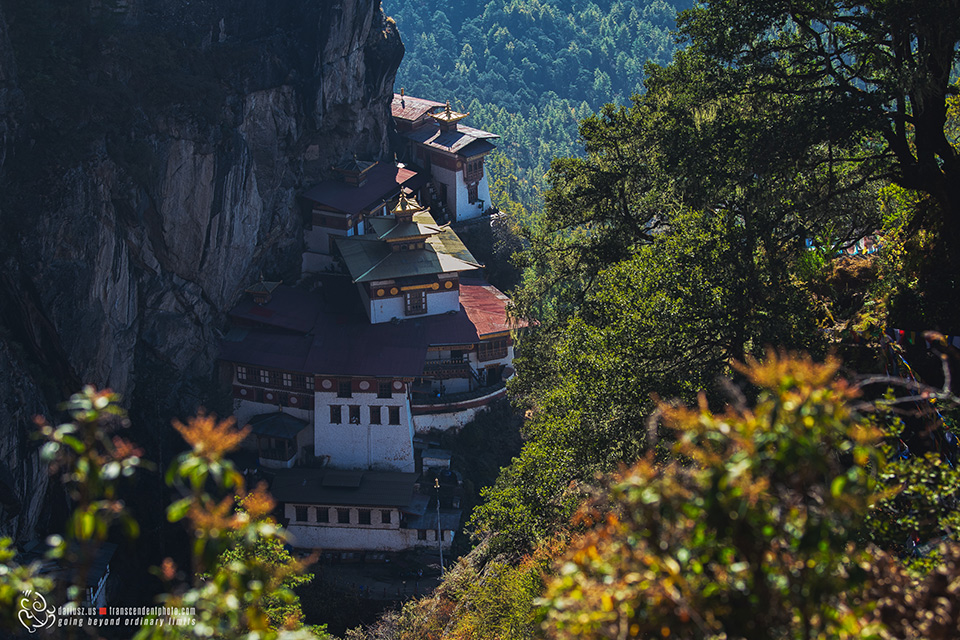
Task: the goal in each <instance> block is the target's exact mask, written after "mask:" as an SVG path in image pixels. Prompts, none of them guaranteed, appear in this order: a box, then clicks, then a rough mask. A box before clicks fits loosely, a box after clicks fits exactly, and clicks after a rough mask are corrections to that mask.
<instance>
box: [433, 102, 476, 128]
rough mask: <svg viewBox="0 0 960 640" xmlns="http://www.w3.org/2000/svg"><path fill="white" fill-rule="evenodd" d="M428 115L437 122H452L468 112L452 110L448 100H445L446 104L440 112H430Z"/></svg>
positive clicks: (464, 116) (460, 118) (465, 115)
mask: <svg viewBox="0 0 960 640" xmlns="http://www.w3.org/2000/svg"><path fill="white" fill-rule="evenodd" d="M428 115H429V116H430V117H431V118H433V119H434V120H436V121H437V122H442V123H445V124H452V123H454V122H459V121H460V120H463V119H464V118H466V117H467V116H468V115H470V114H469V113H460V112H459V111H453V110H452V109H450V101H449V100H447V106H446V107H444V109H443V111H441V112H440V113H431V114H428Z"/></svg>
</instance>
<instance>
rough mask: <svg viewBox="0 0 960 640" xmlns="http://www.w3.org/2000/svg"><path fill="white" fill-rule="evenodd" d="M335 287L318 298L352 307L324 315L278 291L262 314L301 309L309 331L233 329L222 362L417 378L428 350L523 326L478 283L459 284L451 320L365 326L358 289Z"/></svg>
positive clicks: (296, 294) (296, 293)
mask: <svg viewBox="0 0 960 640" xmlns="http://www.w3.org/2000/svg"><path fill="white" fill-rule="evenodd" d="M384 244H385V243H384ZM408 253H409V252H408ZM397 255H401V254H397ZM336 280H342V284H343V287H342V289H343V290H342V291H337V289H338V287H337V286H335V285H332V284H331V285H326V284H325V285H324V287H323V288H322V289H321V291H327V290H328V289H329V290H330V292H331V294H337V295H336V296H334V297H335V298H340V297H343V295H347V296H350V300H349V302H355V303H356V304H355V305H348V304H346V302H347V301H343V300H341V301H340V305H341V307H342V308H340V309H333V308H321V307H322V305H321V299H320V293H318V292H311V291H305V290H302V289H296V288H293V287H287V286H281V287H279V288H278V289H277V293H278V294H279V295H275V296H274V299H273V300H271V301H270V302H268V303H267V304H265V305H264V306H263V307H262V308H263V309H266V310H270V309H271V307H273V306H274V304H281V303H282V304H284V305H287V306H289V307H290V308H292V309H296V308H300V309H303V310H304V313H305V314H306V315H307V317H309V318H310V326H309V328H308V329H306V330H305V331H304V333H303V334H300V335H295V334H292V333H290V332H288V331H278V330H276V329H275V328H273V327H271V326H269V325H260V326H250V325H249V323H248V326H244V327H234V328H233V329H231V330H230V332H229V333H227V335H226V336H225V337H224V338H223V340H222V341H221V343H220V359H221V360H224V361H227V362H235V363H239V364H247V365H251V366H260V367H265V368H271V369H280V370H286V371H296V372H300V373H305V374H310V375H313V374H317V375H335V376H371V377H402V378H415V377H417V376H421V375H423V368H424V362H425V360H426V355H427V349H428V348H429V347H431V346H434V347H435V346H442V345H461V344H476V343H477V342H478V341H479V340H480V337H481V336H484V335H492V334H496V333H501V332H503V331H506V330H508V329H512V328H516V327H518V326H525V323H524V322H517V323H515V324H514V323H511V322H510V321H508V319H507V317H506V304H507V302H508V299H507V297H506V296H505V295H503V294H502V293H500V291H498V290H497V289H496V287H493V286H491V285H488V284H487V283H485V282H483V281H482V280H477V279H469V278H462V277H461V279H460V304H461V308H460V310H459V311H457V312H456V313H449V314H443V315H436V316H430V315H424V316H417V317H414V318H407V319H405V320H402V321H400V322H396V323H394V322H383V323H378V324H371V323H370V321H369V320H368V319H367V317H366V314H365V313H364V311H363V309H362V307H361V305H360V301H359V300H360V296H359V293H358V292H357V289H356V287H355V286H354V285H352V284H350V283H349V280H348V279H347V278H337V279H336ZM341 294H342V295H341ZM238 308H239V307H238ZM235 311H236V310H234V312H231V316H233V317H234V319H236V315H235ZM300 324H301V326H302V325H303V324H304V323H303V322H301V323H300Z"/></svg>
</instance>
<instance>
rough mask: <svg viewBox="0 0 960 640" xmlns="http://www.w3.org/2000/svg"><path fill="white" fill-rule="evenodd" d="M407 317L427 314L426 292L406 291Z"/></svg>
mask: <svg viewBox="0 0 960 640" xmlns="http://www.w3.org/2000/svg"><path fill="white" fill-rule="evenodd" d="M406 303H407V315H408V316H413V315H417V314H420V313H426V312H427V292H426V291H424V290H422V289H421V290H419V291H408V292H407V295H406Z"/></svg>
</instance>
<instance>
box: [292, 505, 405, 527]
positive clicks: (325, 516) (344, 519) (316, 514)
mask: <svg viewBox="0 0 960 640" xmlns="http://www.w3.org/2000/svg"><path fill="white" fill-rule="evenodd" d="M311 509H312V510H313V520H309V519H308V518H309V516H310V510H311ZM294 510H295V511H296V514H295V521H296V522H317V523H320V524H326V523H330V522H336V523H337V524H350V512H351V511H353V509H348V508H334V509H331V508H330V507H306V506H298V507H295V508H294ZM331 511H332V512H333V513H331ZM356 511H357V522H356V524H373V520H372V514H373V509H357V510H356ZM379 511H380V523H379V524H390V523H391V522H392V521H393V520H392V518H393V514H392V512H391V511H390V510H389V509H379Z"/></svg>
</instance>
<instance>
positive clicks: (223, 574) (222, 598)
mask: <svg viewBox="0 0 960 640" xmlns="http://www.w3.org/2000/svg"><path fill="white" fill-rule="evenodd" d="M174 427H175V428H176V429H177V431H179V432H180V434H181V435H182V436H183V438H184V439H185V440H186V441H187V443H188V444H189V445H190V446H191V448H190V450H188V451H186V452H185V453H183V454H182V455H181V456H179V457H178V458H177V459H176V460H175V461H174V462H173V464H172V465H171V466H170V469H169V470H168V471H167V475H166V478H167V483H168V484H170V485H171V486H173V487H175V488H177V489H178V490H179V491H180V492H181V493H182V494H183V496H184V497H183V498H181V499H180V500H178V501H176V502H174V503H173V504H171V505H170V506H169V507H168V508H167V518H168V519H169V520H170V521H171V522H177V521H180V520H183V519H187V520H188V521H189V523H190V528H191V530H192V532H193V537H194V546H193V565H194V567H193V568H194V571H195V574H194V575H195V578H194V583H193V586H192V587H191V588H188V589H186V590H185V591H181V592H173V593H170V594H168V595H166V596H164V598H163V601H164V603H165V604H166V605H167V606H170V607H193V608H195V609H196V612H197V613H196V624H195V625H193V626H187V627H171V626H149V625H147V626H144V627H143V628H141V630H140V632H139V633H138V634H137V636H136V637H137V638H138V640H146V639H148V638H170V637H172V638H181V637H189V636H195V637H209V636H211V635H216V636H218V637H222V638H250V637H256V638H274V637H281V638H312V637H314V636H313V635H312V633H311V632H310V631H309V630H308V629H305V628H303V627H302V622H301V619H302V617H303V614H302V613H301V612H300V610H299V606H298V605H297V603H298V600H297V597H296V595H295V594H294V593H293V592H292V590H291V588H292V587H293V586H296V585H297V584H301V583H302V580H301V576H299V575H298V574H299V573H300V572H301V570H302V566H301V565H300V564H299V563H296V562H293V561H292V560H291V558H290V557H289V554H287V553H286V551H284V550H283V544H284V542H285V540H286V538H285V536H284V534H283V531H282V529H281V528H280V527H279V525H278V524H277V523H276V522H275V521H274V520H273V519H272V518H270V517H268V516H269V514H270V513H271V512H272V511H273V509H274V507H275V506H276V505H275V503H274V501H273V499H272V498H271V497H270V495H269V494H268V493H267V491H266V487H265V485H263V484H261V485H259V486H257V487H256V488H255V489H254V490H253V491H250V492H247V490H246V488H245V486H244V480H243V476H242V475H241V474H240V473H239V472H238V471H237V470H236V469H235V468H234V466H233V463H232V462H231V461H230V460H229V459H228V458H226V457H224V456H225V454H227V453H228V452H230V451H232V450H233V449H235V448H236V447H237V446H238V445H239V444H240V442H242V441H243V439H244V438H245V437H246V435H247V433H249V427H247V428H245V429H242V430H238V429H236V428H235V427H234V424H233V419H230V420H225V421H222V422H220V421H217V420H216V419H215V418H213V417H212V416H206V415H203V414H201V415H200V416H198V417H195V418H193V419H191V420H190V421H188V423H187V424H181V423H179V422H175V423H174ZM211 489H215V490H216V491H217V492H218V493H219V494H220V495H217V494H213V493H210V490H211ZM224 493H225V494H226V495H225V496H224V497H222V498H221V495H223V494H224ZM235 502H236V503H238V504H239V505H240V507H241V508H239V509H234V504H235ZM228 550H229V551H228ZM175 570H176V568H175V567H174V566H173V563H172V561H168V562H167V563H165V566H164V567H163V568H162V570H161V575H162V577H164V578H165V579H166V580H168V581H170V580H172V577H173V575H174V573H175ZM278 628H279V629H280V630H279V631H278Z"/></svg>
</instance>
